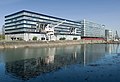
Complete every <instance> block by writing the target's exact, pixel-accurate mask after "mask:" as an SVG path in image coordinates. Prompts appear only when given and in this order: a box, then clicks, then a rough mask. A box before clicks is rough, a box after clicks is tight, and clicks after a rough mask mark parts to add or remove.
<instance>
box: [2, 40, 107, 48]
mask: <svg viewBox="0 0 120 82" xmlns="http://www.w3.org/2000/svg"><path fill="white" fill-rule="evenodd" d="M91 43H106V42H105V41H103V40H98V41H96V40H67V41H66V40H61V41H1V42H0V48H1V49H2V48H20V47H52V46H63V45H64V46H68V45H79V44H91Z"/></svg>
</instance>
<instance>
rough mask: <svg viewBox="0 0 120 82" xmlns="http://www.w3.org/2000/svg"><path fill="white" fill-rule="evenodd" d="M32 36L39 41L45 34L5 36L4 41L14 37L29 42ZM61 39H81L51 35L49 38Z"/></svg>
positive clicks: (73, 36)
mask: <svg viewBox="0 0 120 82" xmlns="http://www.w3.org/2000/svg"><path fill="white" fill-rule="evenodd" d="M34 36H36V37H37V40H41V38H42V37H44V38H45V39H46V36H45V34H33V33H24V34H14V35H12V34H9V35H5V40H12V39H11V37H16V38H22V39H23V40H25V41H29V40H32V39H33V37H34ZM63 37H65V38H66V40H73V38H77V40H80V39H81V36H75V35H51V36H49V39H51V40H59V39H60V38H63Z"/></svg>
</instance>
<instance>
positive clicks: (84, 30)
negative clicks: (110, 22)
mask: <svg viewBox="0 0 120 82" xmlns="http://www.w3.org/2000/svg"><path fill="white" fill-rule="evenodd" d="M80 24H81V37H82V38H105V25H102V24H97V23H95V22H91V21H87V20H85V19H84V20H82V21H80Z"/></svg>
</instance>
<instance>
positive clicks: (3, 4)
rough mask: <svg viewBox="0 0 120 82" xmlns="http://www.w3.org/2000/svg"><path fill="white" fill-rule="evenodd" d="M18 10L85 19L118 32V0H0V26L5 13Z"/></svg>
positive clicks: (119, 19) (119, 20)
mask: <svg viewBox="0 0 120 82" xmlns="http://www.w3.org/2000/svg"><path fill="white" fill-rule="evenodd" d="M20 10H30V11H35V12H38V13H43V14H47V15H52V16H56V17H61V18H66V19H71V20H77V21H79V20H82V19H87V20H90V21H93V22H96V23H100V24H104V25H106V28H108V29H111V30H113V31H115V30H118V33H119V32H120V29H119V28H120V23H119V22H120V0H1V1H0V27H2V25H3V24H4V16H5V15H8V14H11V13H14V12H17V11H20ZM119 34H120V33H119Z"/></svg>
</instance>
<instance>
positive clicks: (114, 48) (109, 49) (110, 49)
mask: <svg viewBox="0 0 120 82" xmlns="http://www.w3.org/2000/svg"><path fill="white" fill-rule="evenodd" d="M105 51H106V53H108V54H115V53H119V44H106V45H105Z"/></svg>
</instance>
